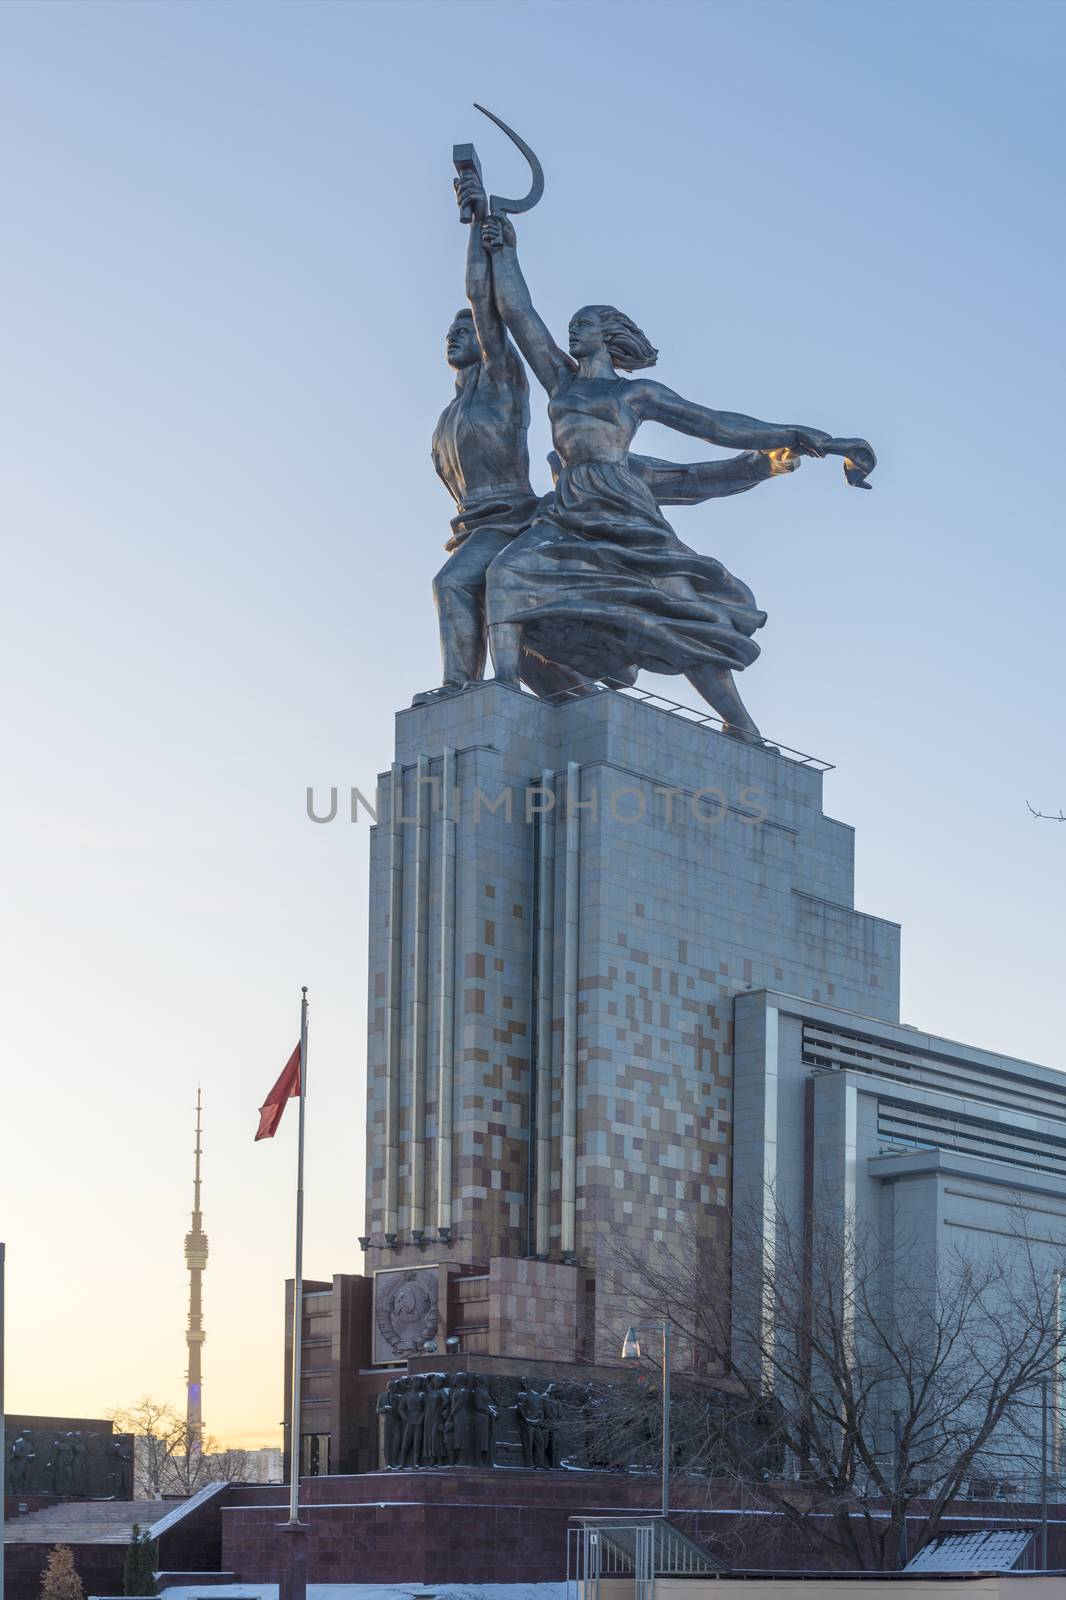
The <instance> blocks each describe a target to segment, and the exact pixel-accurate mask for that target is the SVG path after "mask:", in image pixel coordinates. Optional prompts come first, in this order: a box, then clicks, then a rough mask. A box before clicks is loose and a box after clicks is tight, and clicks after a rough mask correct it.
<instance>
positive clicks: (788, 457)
mask: <svg viewBox="0 0 1066 1600" xmlns="http://www.w3.org/2000/svg"><path fill="white" fill-rule="evenodd" d="M801 459H802V458H801V457H800V456H799V455H798V454H797V453H796V452H794V451H792V450H787V449H781V450H747V451H745V453H744V454H743V455H742V456H731V457H730V459H729V460H728V461H683V462H678V461H659V460H658V459H657V458H656V457H654V456H638V455H632V454H631V455H630V457H629V468H630V471H631V472H634V473H636V475H637V477H638V478H643V479H644V482H645V483H646V484H647V485H648V488H649V489H650V490H651V492H652V494H653V495H654V496H655V498H656V500H657V501H658V503H659V505H661V506H698V505H702V503H703V501H704V500H719V499H722V498H724V496H726V495H730V494H744V493H746V491H747V490H748V489H754V488H755V486H756V484H760V483H765V482H766V481H767V479H769V478H775V477H779V476H780V475H781V474H782V473H788V472H794V471H795V470H796V468H797V467H798V466H799V464H800V461H801Z"/></svg>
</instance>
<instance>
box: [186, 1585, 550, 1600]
mask: <svg viewBox="0 0 1066 1600" xmlns="http://www.w3.org/2000/svg"><path fill="white" fill-rule="evenodd" d="M159 1593H160V1596H161V1597H162V1600H278V1586H277V1584H276V1583H219V1584H206V1583H205V1584H193V1585H191V1586H186V1585H178V1584H175V1585H173V1586H171V1587H169V1588H166V1589H160V1591H159ZM430 1596H432V1600H566V1584H565V1583H309V1584H308V1585H307V1600H423V1597H425V1600H429V1597H430Z"/></svg>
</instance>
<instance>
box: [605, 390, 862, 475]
mask: <svg viewBox="0 0 1066 1600" xmlns="http://www.w3.org/2000/svg"><path fill="white" fill-rule="evenodd" d="M626 402H627V404H628V405H629V407H630V409H631V410H633V411H634V412H635V413H636V415H637V416H638V417H639V418H640V420H641V421H642V422H661V423H662V424H663V425H664V426H665V427H667V428H674V429H676V431H677V432H678V433H688V434H691V435H692V436H693V437H694V438H696V439H705V440H706V441H707V443H708V444H720V445H724V446H725V447H726V449H733V450H779V449H781V448H782V447H784V448H786V449H789V450H796V451H798V452H799V454H800V455H805V456H821V455H824V454H825V446H826V444H827V443H828V442H829V439H830V436H829V434H827V433H822V432H821V431H820V430H819V429H818V428H803V427H798V426H796V425H794V424H791V423H777V422H760V421H759V420H758V418H757V417H746V416H744V415H743V414H742V413H741V412H738V411H711V410H710V409H709V407H707V406H699V405H697V404H696V402H695V401H694V400H684V399H682V397H681V395H679V394H675V393H674V391H673V390H672V389H668V388H667V387H666V385H665V384H664V383H655V382H654V381H653V380H651V379H649V378H635V379H633V381H632V382H631V383H630V384H629V385H628V387H627V389H626Z"/></svg>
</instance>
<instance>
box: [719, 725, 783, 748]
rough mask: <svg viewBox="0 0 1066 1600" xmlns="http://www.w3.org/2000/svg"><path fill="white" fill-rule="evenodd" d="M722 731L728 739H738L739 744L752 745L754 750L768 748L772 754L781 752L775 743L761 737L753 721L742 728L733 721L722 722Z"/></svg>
mask: <svg viewBox="0 0 1066 1600" xmlns="http://www.w3.org/2000/svg"><path fill="white" fill-rule="evenodd" d="M722 732H723V733H724V734H726V735H727V737H728V738H730V739H739V740H740V742H741V744H750V745H753V746H754V748H755V749H756V750H769V752H770V754H771V755H774V756H779V755H780V754H781V752H780V750H779V749H778V748H777V746H776V744H771V743H770V742H769V740H768V739H764V738H763V736H762V734H761V733H760V732H759V730H758V728H757V727H756V726H755V724H754V723H752V725H751V727H750V728H744V727H738V726H737V725H736V724H735V723H731V722H723V723H722Z"/></svg>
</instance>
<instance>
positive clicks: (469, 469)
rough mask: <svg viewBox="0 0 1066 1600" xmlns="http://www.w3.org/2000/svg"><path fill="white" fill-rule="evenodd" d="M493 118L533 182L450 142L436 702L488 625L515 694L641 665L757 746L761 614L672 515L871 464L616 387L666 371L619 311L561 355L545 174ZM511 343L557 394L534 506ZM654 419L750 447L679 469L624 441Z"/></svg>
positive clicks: (521, 385) (861, 452) (480, 665)
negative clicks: (451, 243)
mask: <svg viewBox="0 0 1066 1600" xmlns="http://www.w3.org/2000/svg"><path fill="white" fill-rule="evenodd" d="M478 109H479V110H481V109H483V108H482V107H479V108H478ZM485 114H486V115H488V116H490V117H492V120H493V121H494V122H496V123H497V124H498V126H500V127H501V128H503V130H504V132H505V133H507V134H508V135H509V137H510V138H512V139H513V140H514V142H515V143H516V144H517V145H518V146H519V148H520V149H521V150H522V151H523V153H524V154H525V155H526V157H527V159H528V160H529V162H530V166H531V169H532V172H533V184H532V188H531V190H530V193H529V195H527V196H526V197H525V198H524V199H523V200H520V201H512V200H506V199H502V198H501V197H500V196H497V195H492V196H491V197H486V195H485V191H484V188H483V186H482V183H481V175H480V167H479V166H478V163H477V158H476V155H475V153H474V151H473V148H472V146H462V147H457V148H456V151H455V160H456V167H457V169H458V172H459V177H458V179H457V180H456V193H457V197H458V200H459V205H460V215H461V217H462V218H463V220H466V221H469V222H470V224H471V234H470V238H469V241H468V251H467V289H468V295H469V298H470V301H471V311H470V312H469V313H460V314H459V316H458V317H457V318H456V320H455V321H454V322H453V324H452V329H451V330H450V332H449V342H448V352H449V360H450V361H451V362H452V365H453V366H454V367H455V368H456V371H457V380H456V390H457V393H456V399H455V400H454V401H453V402H452V405H451V406H450V407H449V408H448V410H447V411H446V412H445V413H444V416H443V417H442V418H441V421H440V423H439V424H438V428H437V433H436V434H435V436H434V461H435V464H436V466H437V470H438V472H439V473H440V475H441V477H442V478H443V479H444V481H445V483H446V484H447V486H448V488H449V489H450V490H451V492H452V494H453V497H454V498H455V500H456V505H457V513H458V514H457V516H456V518H455V520H454V521H453V541H454V544H455V546H456V547H457V548H456V554H455V555H454V556H453V559H452V561H451V562H449V563H448V565H447V566H446V567H445V568H444V569H443V571H442V572H441V573H439V574H438V577H437V579H436V582H435V585H434V590H435V594H436V597H437V605H438V610H439V614H440V621H441V641H442V653H443V656H444V668H445V670H444V684H443V686H442V688H441V689H440V690H437V691H434V692H433V693H434V694H444V693H454V692H456V691H457V690H458V689H459V688H461V687H462V686H463V684H464V683H465V682H471V681H474V680H476V679H477V678H478V677H480V676H481V673H482V671H483V669H484V654H485V646H484V634H485V626H486V625H487V628H488V634H489V648H490V650H491V654H492V660H493V665H494V668H495V671H496V677H497V679H498V680H499V681H501V682H504V683H507V684H510V685H512V686H513V687H516V688H517V687H518V686H519V685H520V682H521V681H525V682H526V683H527V684H528V685H529V687H531V688H533V689H534V690H535V691H536V692H537V693H540V694H549V695H550V694H556V693H559V692H560V691H562V690H565V691H566V692H569V693H575V692H582V690H586V689H592V688H594V687H595V685H596V683H597V682H600V683H604V684H606V685H608V686H622V685H626V684H631V683H633V682H634V681H635V679H636V676H637V673H638V672H639V671H640V670H641V669H645V670H648V671H653V672H662V673H683V674H684V675H685V676H686V677H687V678H688V680H689V681H690V683H692V684H693V686H694V687H695V688H696V689H697V690H698V691H699V693H700V694H701V695H702V696H703V698H704V699H705V700H707V701H708V703H709V704H710V705H711V706H712V708H713V709H714V710H715V711H717V712H718V713H719V715H720V716H721V717H722V718H723V720H724V722H725V724H726V729H727V731H728V732H730V733H733V734H734V735H736V736H738V737H740V738H743V739H746V740H748V741H750V742H752V743H761V742H762V740H761V735H760V734H759V730H758V728H757V727H756V725H755V723H754V721H753V720H752V718H751V716H750V715H749V714H748V712H747V710H746V708H745V707H744V705H743V703H742V701H741V699H740V695H739V693H738V692H737V688H736V684H735V682H734V680H733V673H734V671H736V670H739V669H741V668H743V667H745V666H748V665H750V663H751V662H752V661H754V660H755V658H756V656H757V655H758V653H759V647H758V645H757V644H756V643H755V642H754V639H753V635H754V633H755V632H756V630H757V629H758V628H760V627H761V626H762V625H763V623H764V622H765V620H766V616H765V613H764V612H762V611H761V610H759V608H758V607H757V606H756V604H755V599H754V596H753V595H752V593H751V591H750V589H749V588H748V587H747V585H746V584H744V583H742V582H741V581H740V580H739V579H738V578H735V577H734V576H733V574H732V573H730V572H729V571H727V569H726V568H725V567H724V566H723V565H722V564H721V562H718V561H716V560H714V558H713V557H710V556H704V555H701V554H699V553H697V552H696V551H693V550H690V549H689V548H688V547H687V546H686V545H684V544H683V543H682V542H681V540H680V539H679V538H678V537H677V535H676V533H675V532H674V530H673V529H672V528H671V526H670V524H669V523H668V522H667V521H666V519H665V517H663V515H662V512H661V509H660V507H661V506H662V505H665V504H671V503H673V504H680V503H689V504H692V503H696V502H697V501H699V500H702V499H707V498H710V497H712V496H718V495H722V494H729V493H738V492H741V491H742V490H744V489H747V488H751V487H754V485H755V483H757V482H760V481H764V480H765V479H766V478H768V477H770V476H775V475H777V474H779V473H781V472H788V471H791V470H793V468H794V467H795V466H796V465H797V463H798V459H799V457H800V456H802V455H812V456H824V455H827V454H836V455H842V456H844V458H845V475H846V478H847V481H848V482H849V483H851V484H853V485H856V486H859V487H864V488H865V487H868V484H867V482H866V479H867V477H868V475H869V473H870V472H871V471H872V470H873V468H874V466H875V465H876V457H875V456H874V453H873V451H872V450H871V448H870V446H869V445H868V444H867V443H866V442H865V441H864V440H859V439H852V440H844V439H834V438H832V437H831V436H830V435H829V434H827V433H823V432H822V431H821V430H819V429H814V428H808V427H799V426H794V425H777V424H771V423H765V422H760V421H758V420H756V419H755V418H753V417H746V416H742V415H739V414H736V413H732V412H721V411H712V410H710V409H708V408H707V407H705V406H700V405H697V404H695V403H694V402H692V401H687V400H684V399H683V398H682V397H681V396H680V395H677V394H675V393H674V392H673V391H672V390H670V389H668V388H666V387H665V385H663V384H659V383H654V382H652V381H650V380H648V379H644V378H638V379H633V380H627V379H625V378H622V377H619V376H618V370H619V369H620V370H621V371H624V372H633V371H638V370H640V369H643V368H646V367H649V366H652V365H653V364H654V362H655V361H656V359H657V351H656V350H655V349H654V347H653V346H652V345H651V344H650V342H649V341H648V339H647V338H646V337H645V335H644V334H643V332H642V331H641V329H640V328H638V327H637V325H636V324H635V323H634V322H633V321H632V320H631V319H630V318H629V317H627V316H625V315H624V314H623V313H622V312H620V311H618V310H616V309H615V308H614V307H613V306H602V305H599V306H586V307H584V308H583V309H582V310H580V311H579V312H577V313H576V314H575V316H574V317H573V319H572V320H571V323H570V336H569V353H567V352H565V351H563V350H562V349H560V348H559V346H558V345H557V344H556V343H555V342H554V340H553V339H552V337H551V335H550V333H549V332H548V329H547V327H546V326H545V324H544V322H543V321H542V319H541V318H540V316H539V315H538V314H537V312H536V311H535V309H534V307H533V303H532V300H531V298H530V294H529V290H528V288H527V287H526V283H525V279H524V277H523V276H522V272H521V269H520V267H519V265H518V257H517V252H516V243H515V235H514V229H513V226H512V224H511V222H510V220H509V213H513V212H516V211H522V210H528V209H529V208H530V206H531V205H533V204H534V203H535V201H536V200H537V199H538V198H539V196H540V193H541V190H542V189H543V175H542V173H541V170H540V163H539V162H538V161H537V160H536V157H535V156H534V155H533V152H532V151H531V150H530V149H529V147H528V146H527V145H525V144H524V143H523V141H522V140H521V139H519V138H518V136H517V135H516V134H514V133H513V132H512V130H511V129H509V128H507V127H506V125H505V124H504V123H501V122H500V121H499V119H498V118H496V117H494V116H492V113H491V112H486V113H485ZM478 237H480V241H481V244H482V246H483V247H484V252H485V253H486V254H487V255H488V256H489V257H491V261H490V262H489V263H488V264H486V263H485V262H484V261H479V259H478V250H477V242H478ZM508 332H510V334H511V335H513V337H514V340H515V342H516V343H517V345H518V348H519V350H520V351H521V352H522V354H523V355H524V356H525V358H526V360H527V361H528V362H529V365H530V366H531V367H532V369H533V371H534V373H535V375H536V376H537V378H538V379H539V380H540V382H541V383H542V385H543V386H544V388H545V389H546V390H547V392H548V396H549V405H548V413H549V417H550V418H551V422H552V433H553V441H554V444H555V454H554V463H555V465H556V468H557V471H556V478H555V488H554V490H553V491H552V493H551V494H549V495H547V496H546V497H545V498H544V499H543V500H542V501H540V502H539V503H538V502H537V499H536V496H535V495H534V494H533V491H532V488H531V487H530V484H529V463H528V453H527V450H526V443H525V434H526V428H527V426H528V399H527V394H526V380H525V375H524V373H523V372H522V368H521V363H520V362H519V361H518V358H517V355H516V354H515V352H514V349H513V347H512V346H511V344H510V342H509V340H508V338H507V333H508ZM646 421H655V422H660V423H663V424H665V425H666V426H667V427H671V428H674V429H676V430H677V431H678V432H681V433H685V434H689V435H691V436H694V437H696V438H700V439H704V440H706V441H707V442H708V443H711V444H716V445H725V446H727V447H735V448H736V447H739V448H741V449H744V450H745V451H747V452H749V453H748V454H747V455H745V456H741V457H739V458H738V459H737V460H736V461H734V462H706V463H697V464H693V465H691V466H685V467H676V466H674V465H673V464H671V463H666V462H656V461H648V460H644V459H642V458H640V457H638V456H634V455H631V453H630V445H631V443H632V440H633V436H634V434H635V433H636V430H637V428H638V427H639V426H640V424H641V423H642V422H646ZM755 453H760V454H759V456H758V458H756V455H755ZM756 459H758V465H756ZM472 539H473V540H474V542H473V543H471V540H472ZM464 548H465V549H466V554H465V555H464V554H463V551H464ZM460 557H462V559H461V560H460V559H459V558H460ZM428 698H432V695H420V696H418V697H417V698H416V703H418V702H419V701H423V700H425V699H428Z"/></svg>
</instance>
